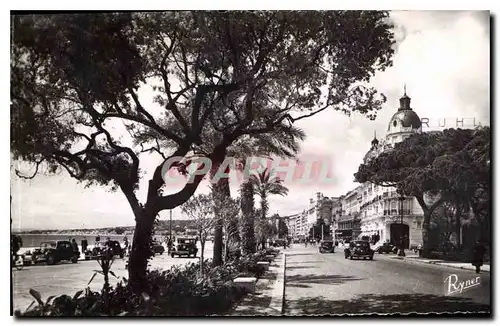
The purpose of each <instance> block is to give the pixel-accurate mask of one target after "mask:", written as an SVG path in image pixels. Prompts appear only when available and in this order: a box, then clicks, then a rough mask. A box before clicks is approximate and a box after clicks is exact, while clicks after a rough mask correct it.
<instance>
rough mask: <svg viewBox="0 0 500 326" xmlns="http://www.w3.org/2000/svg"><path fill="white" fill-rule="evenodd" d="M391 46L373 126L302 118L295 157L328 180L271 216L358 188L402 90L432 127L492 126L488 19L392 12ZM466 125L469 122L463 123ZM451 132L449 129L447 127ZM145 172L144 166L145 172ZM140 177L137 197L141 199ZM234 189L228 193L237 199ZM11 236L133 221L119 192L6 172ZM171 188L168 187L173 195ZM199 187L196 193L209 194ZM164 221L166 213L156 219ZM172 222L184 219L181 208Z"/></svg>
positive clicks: (296, 193) (300, 189) (279, 202)
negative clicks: (324, 171) (326, 173)
mask: <svg viewBox="0 0 500 326" xmlns="http://www.w3.org/2000/svg"><path fill="white" fill-rule="evenodd" d="M391 19H392V20H393V21H394V23H395V25H396V38H397V41H398V42H397V48H396V53H395V55H394V57H393V62H394V64H393V66H392V67H390V68H388V69H387V70H386V71H384V72H380V73H377V74H376V75H375V77H374V79H373V80H372V84H373V86H374V87H376V88H377V89H378V90H379V91H380V92H382V93H384V94H385V95H386V96H387V103H386V104H385V105H384V107H383V109H382V110H381V111H379V113H378V117H377V119H376V120H375V121H370V120H369V119H367V118H365V117H363V116H360V115H356V114H354V115H351V116H350V117H348V116H345V115H343V114H342V113H339V112H334V111H323V112H321V113H319V114H317V115H316V116H313V117H311V118H308V119H305V120H301V121H299V122H298V124H297V125H298V126H299V127H300V128H302V129H304V131H305V132H306V134H307V138H306V140H305V141H304V142H303V143H302V151H301V155H315V156H318V157H321V158H323V159H324V161H325V162H329V163H330V173H331V176H332V181H331V182H330V183H328V184H325V183H321V184H319V183H316V184H309V185H299V184H297V183H289V184H286V183H285V185H287V186H288V188H289V194H288V195H287V196H286V197H279V196H278V197H271V198H269V200H270V213H271V214H272V213H279V214H280V215H290V214H294V213H298V212H300V211H302V210H303V209H305V208H307V205H308V201H309V198H312V197H314V196H315V193H316V192H318V191H320V192H322V193H323V194H324V195H325V196H328V197H332V196H340V195H343V194H345V193H346V192H347V191H349V190H352V189H354V188H355V187H356V183H355V182H354V180H353V179H354V178H353V174H354V173H355V172H356V171H357V168H358V166H359V164H360V163H361V162H362V159H363V157H364V155H365V153H366V152H367V150H368V149H369V147H370V141H371V140H372V139H373V136H374V133H375V132H376V135H377V137H378V138H380V137H383V136H384V135H385V132H386V130H387V124H388V122H389V119H390V117H391V116H392V115H393V114H394V113H395V112H396V110H397V108H398V106H399V98H400V97H401V96H402V95H403V85H405V84H406V90H407V95H408V96H410V97H411V99H412V101H411V106H412V108H413V109H414V111H415V112H416V113H417V114H418V115H419V116H420V117H421V118H423V117H426V118H429V120H430V124H431V125H436V124H437V121H438V120H439V119H440V120H441V121H442V120H443V119H447V121H448V122H447V123H454V122H455V119H456V118H466V119H465V121H466V122H467V121H472V119H475V121H476V123H478V122H481V123H482V124H489V123H490V41H489V40H490V32H489V14H488V13H485V12H460V11H439V12H438V11H397V12H392V13H391ZM467 119H470V120H467ZM451 127H454V126H453V125H451ZM158 163H160V162H159V161H158V157H152V156H151V157H141V169H144V170H146V171H147V170H151V167H154V166H155V165H156V164H158ZM148 167H149V168H148ZM147 180H148V175H146V176H145V178H144V180H143V182H142V184H141V190H140V191H139V194H138V196H139V199H140V200H142V199H143V198H144V188H145V187H144V186H143V185H144V184H145V183H146V182H147ZM237 186H238V185H237V184H232V187H231V190H232V193H233V194H234V195H236V194H237ZM11 190H12V219H13V223H12V227H13V231H14V232H16V231H19V230H28V229H70V228H97V227H107V226H116V225H134V217H133V214H132V212H131V209H130V207H129V206H128V203H127V201H126V199H125V197H124V195H123V194H122V193H121V192H116V193H111V192H109V191H107V190H106V189H104V188H97V187H93V188H87V189H86V188H84V187H83V185H81V184H78V183H77V182H76V180H73V179H71V178H70V177H68V176H67V175H65V174H60V175H57V176H45V175H39V176H37V177H36V178H35V179H33V180H30V181H24V180H21V179H19V178H17V177H14V176H13V174H12V173H11ZM175 190H177V189H172V191H175ZM207 192H208V186H207V184H202V185H201V186H200V187H199V188H198V190H197V193H207ZM160 218H161V219H168V211H164V212H162V213H160ZM173 218H174V219H183V218H185V217H184V216H182V214H181V213H180V209H174V210H173Z"/></svg>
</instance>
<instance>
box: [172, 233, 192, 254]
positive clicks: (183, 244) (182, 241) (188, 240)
mask: <svg viewBox="0 0 500 326" xmlns="http://www.w3.org/2000/svg"><path fill="white" fill-rule="evenodd" d="M197 253H198V248H197V247H196V237H177V245H176V246H175V248H174V249H173V250H172V251H171V252H170V256H172V257H175V256H179V257H182V256H187V257H191V256H193V257H196V254H197Z"/></svg>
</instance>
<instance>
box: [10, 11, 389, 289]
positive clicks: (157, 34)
mask: <svg viewBox="0 0 500 326" xmlns="http://www.w3.org/2000/svg"><path fill="white" fill-rule="evenodd" d="M387 17H388V13H387V12H383V11H321V12H311V11H272V12H271V11H232V12H227V11H196V12H188V11H182V12H154V13H124V14H123V13H119V14H114V13H104V14H76V15H22V16H14V17H13V18H12V20H11V21H12V45H11V54H12V57H11V86H12V87H11V98H12V100H11V117H12V121H11V135H12V137H11V149H12V152H13V154H14V157H15V158H16V159H20V160H24V161H28V162H31V163H32V164H34V170H35V171H34V174H33V175H36V173H37V172H38V170H39V167H40V166H44V167H47V169H46V171H47V172H49V173H56V172H59V169H62V170H65V171H67V173H69V174H70V175H71V176H72V177H73V178H76V179H77V180H80V181H83V182H86V183H87V184H90V185H92V184H97V185H105V186H111V187H112V189H118V188H119V189H121V190H122V192H123V193H124V194H125V196H126V198H127V200H128V202H129V204H130V206H131V208H132V211H133V213H134V216H135V219H136V221H137V222H136V223H137V227H136V232H135V235H134V241H133V243H134V245H133V246H134V248H133V249H132V254H131V263H130V264H129V266H130V269H129V271H134V273H132V274H133V275H131V276H130V280H131V282H132V283H134V284H136V283H137V284H139V283H140V281H137V279H138V278H141V279H143V280H144V279H145V275H146V274H145V271H146V268H147V261H146V260H147V259H146V257H145V256H144V255H145V252H147V247H148V244H147V241H148V240H147V239H149V238H150V233H151V230H152V227H153V222H154V219H155V216H156V215H157V214H158V213H159V212H160V211H162V210H165V209H172V208H175V207H177V206H179V205H181V204H182V203H184V202H186V201H187V200H188V199H189V198H190V197H191V196H192V195H193V194H194V193H195V191H196V189H197V187H198V185H199V183H200V182H201V180H202V179H203V177H204V174H203V173H201V174H199V175H197V176H196V177H194V178H193V179H192V182H189V183H186V184H185V186H184V187H183V188H182V189H181V190H180V191H178V192H176V193H173V194H167V192H165V191H163V190H164V189H163V188H164V180H163V177H164V174H165V173H164V172H165V171H163V167H164V165H163V163H164V162H166V161H167V160H168V158H172V157H189V156H192V155H202V156H205V157H208V158H209V159H210V160H211V161H212V163H213V165H214V166H218V164H220V163H221V162H222V161H223V160H224V157H225V155H226V154H227V148H228V147H229V146H230V145H231V144H233V143H234V142H235V141H237V140H238V139H239V138H241V137H258V135H263V134H266V133H270V132H271V133H272V132H276V130H280V129H286V128H290V126H291V124H293V122H295V121H297V120H300V119H303V118H307V117H309V116H311V115H314V114H316V113H318V112H321V111H323V110H326V109H333V110H340V111H342V112H345V113H347V114H348V113H351V112H360V113H361V114H365V115H367V116H368V117H370V118H374V114H375V113H376V111H377V110H378V109H379V108H380V106H381V104H382V103H383V102H384V101H385V97H384V96H383V95H379V94H378V93H377V92H376V90H375V89H373V88H368V87H366V86H365V84H366V82H368V81H369V80H370V78H371V77H372V76H373V75H374V73H375V72H376V71H381V70H384V69H385V68H387V67H388V66H390V65H391V57H392V55H393V53H394V50H393V48H392V46H393V44H394V35H393V32H392V26H391V25H390V23H388V21H387ZM124 130H126V133H124ZM141 153H154V154H156V155H158V157H159V158H160V163H159V164H158V165H157V166H156V167H155V168H154V173H153V174H152V177H151V179H150V180H149V183H148V191H147V195H146V198H143V199H142V200H141V199H139V198H137V196H136V193H135V191H136V190H137V187H138V185H139V180H140V178H141V171H140V170H139V163H140V157H141ZM190 163H191V161H187V162H186V163H185V164H174V165H173V166H172V168H173V169H180V170H181V171H185V170H186V165H190ZM196 168H201V167H199V166H196V167H195V170H196ZM207 173H208V172H207ZM18 174H19V175H20V176H24V177H29V176H27V175H26V173H25V171H22V172H19V173H18Z"/></svg>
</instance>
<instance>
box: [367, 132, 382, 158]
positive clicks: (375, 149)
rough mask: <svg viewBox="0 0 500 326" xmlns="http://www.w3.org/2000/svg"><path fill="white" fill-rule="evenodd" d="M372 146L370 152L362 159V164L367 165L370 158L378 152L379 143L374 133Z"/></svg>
mask: <svg viewBox="0 0 500 326" xmlns="http://www.w3.org/2000/svg"><path fill="white" fill-rule="evenodd" d="M371 144H372V146H371V147H370V150H369V151H368V152H367V153H366V154H365V157H364V158H363V163H367V162H368V161H369V160H371V159H372V158H374V157H376V156H377V155H378V152H379V141H378V139H377V133H376V132H375V133H374V135H373V139H372V143H371Z"/></svg>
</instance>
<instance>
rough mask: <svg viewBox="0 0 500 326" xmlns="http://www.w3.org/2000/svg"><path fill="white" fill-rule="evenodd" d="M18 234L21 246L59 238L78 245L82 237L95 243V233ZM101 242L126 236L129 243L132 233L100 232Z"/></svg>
mask: <svg viewBox="0 0 500 326" xmlns="http://www.w3.org/2000/svg"><path fill="white" fill-rule="evenodd" d="M18 236H20V237H21V239H22V240H23V246H22V247H23V248H38V247H40V244H41V243H42V242H47V241H61V240H69V241H71V240H73V239H75V241H76V243H77V244H78V245H80V244H81V241H82V240H83V239H84V238H87V242H88V244H89V245H90V246H94V245H95V243H96V235H85V234H80V235H75V234H28V233H24V234H22V233H21V234H18ZM99 236H100V238H101V239H100V240H101V242H104V241H106V239H107V238H109V239H110V240H114V241H118V242H120V243H122V244H123V242H124V241H125V238H127V240H128V242H129V243H130V244H131V243H132V238H133V235H132V234H121V235H117V234H109V235H107V234H102V235H99ZM155 239H156V240H159V241H160V242H163V241H164V236H160V235H157V236H155Z"/></svg>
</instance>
